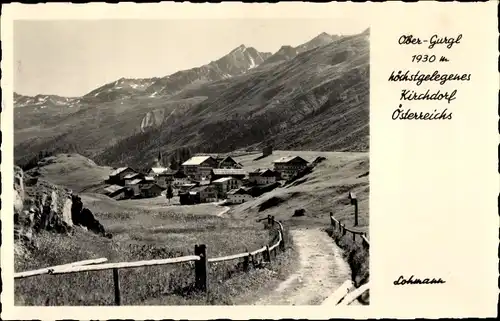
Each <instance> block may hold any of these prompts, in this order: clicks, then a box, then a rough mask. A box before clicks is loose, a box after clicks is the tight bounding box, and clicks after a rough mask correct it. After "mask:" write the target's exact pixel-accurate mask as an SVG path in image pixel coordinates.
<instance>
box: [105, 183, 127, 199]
mask: <svg viewBox="0 0 500 321" xmlns="http://www.w3.org/2000/svg"><path fill="white" fill-rule="evenodd" d="M127 190H128V188H127V187H124V186H120V185H110V186H108V187H106V188H104V195H107V196H108V197H111V198H114V199H116V200H119V199H124V198H126V197H127Z"/></svg>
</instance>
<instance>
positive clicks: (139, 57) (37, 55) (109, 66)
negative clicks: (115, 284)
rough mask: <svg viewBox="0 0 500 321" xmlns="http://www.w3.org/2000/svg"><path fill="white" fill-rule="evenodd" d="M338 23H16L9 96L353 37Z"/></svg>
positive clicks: (355, 25)
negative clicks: (325, 37) (325, 36)
mask: <svg viewBox="0 0 500 321" xmlns="http://www.w3.org/2000/svg"><path fill="white" fill-rule="evenodd" d="M366 28H368V25H366V24H363V22H356V21H350V20H340V19H335V20H332V19H216V20H214V19H211V20H202V19H169V20H66V21H65V20H38V21H35V20H17V21H15V22H14V91H15V92H17V93H19V94H23V95H37V94H55V95H61V96H81V95H84V94H86V93H88V92H90V91H92V90H93V89H95V88H97V87H99V86H102V85H104V84H106V83H110V82H113V81H115V80H117V79H119V78H122V77H125V78H146V77H163V76H166V75H169V74H172V73H174V72H176V71H179V70H184V69H190V68H193V67H198V66H201V65H204V64H207V63H209V62H210V61H213V60H217V59H218V58H220V57H222V56H224V55H226V54H227V53H229V52H230V51H231V50H232V49H234V48H236V47H238V46H239V45H241V44H244V45H245V46H247V47H254V48H255V49H257V50H258V51H265V52H272V53H274V52H276V51H277V50H278V49H279V48H280V47H281V46H282V45H291V46H297V45H299V44H302V43H304V42H306V41H308V40H310V39H312V38H314V37H315V36H317V35H319V34H320V33H322V32H327V33H329V34H337V35H348V34H356V33H360V32H362V31H363V30H365V29H366Z"/></svg>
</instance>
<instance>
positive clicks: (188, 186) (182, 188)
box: [178, 183, 196, 193]
mask: <svg viewBox="0 0 500 321" xmlns="http://www.w3.org/2000/svg"><path fill="white" fill-rule="evenodd" d="M194 187H196V184H194V183H189V184H182V185H179V186H178V188H179V193H185V192H187V191H189V190H191V189H192V188H194Z"/></svg>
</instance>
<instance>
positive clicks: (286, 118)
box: [14, 29, 369, 166]
mask: <svg viewBox="0 0 500 321" xmlns="http://www.w3.org/2000/svg"><path fill="white" fill-rule="evenodd" d="M325 35H327V34H326V33H325ZM325 35H323V34H320V35H319V36H317V37H315V38H313V39H311V40H310V41H308V42H307V43H306V44H304V46H303V48H307V47H308V45H307V44H309V43H311V42H313V45H314V43H321V42H324V41H325V39H326V42H328V43H327V44H325V45H320V46H318V47H313V48H312V49H309V50H305V51H303V52H301V53H300V54H298V55H296V56H294V57H291V58H290V59H287V60H286V59H285V60H283V61H279V62H277V63H270V64H265V63H260V64H258V63H257V62H260V60H259V58H258V57H257V56H258V55H260V57H261V59H262V60H263V61H266V60H268V59H269V58H270V57H271V56H272V55H271V54H270V53H267V59H266V60H264V58H265V57H266V54H264V56H263V54H262V53H260V52H258V51H257V50H255V49H254V48H252V47H246V46H244V45H240V46H238V47H236V48H235V49H233V50H232V51H231V52H230V53H229V54H228V55H226V56H224V57H221V58H219V59H217V60H215V61H212V62H210V63H208V64H207V65H204V66H208V65H210V64H211V66H210V67H206V68H205V70H204V71H202V72H207V70H208V69H210V70H212V71H211V72H212V73H213V74H214V75H219V76H220V75H223V73H224V72H226V71H229V72H231V73H232V74H233V75H232V76H231V77H218V78H217V80H210V81H208V80H207V81H203V80H202V81H199V80H200V79H199V78H196V72H195V75H194V76H193V75H191V76H190V73H187V74H183V73H182V71H180V72H178V73H181V76H182V77H181V78H183V77H184V78H186V79H187V81H186V83H188V85H186V86H184V87H183V88H180V89H179V88H178V89H175V88H174V89H172V88H167V89H166V91H167V92H166V93H164V94H163V93H162V94H161V95H153V93H154V92H156V89H155V91H153V92H150V91H148V90H151V86H153V84H154V83H155V82H158V83H157V85H158V88H157V89H158V90H159V91H161V90H165V87H164V85H165V83H168V81H167V82H165V79H163V78H167V79H166V80H168V78H171V77H172V75H174V74H175V73H174V74H172V75H169V76H166V77H162V78H158V77H157V78H156V79H154V81H151V79H153V78H143V79H127V78H120V79H118V80H116V81H115V82H112V83H109V84H106V85H108V86H110V87H123V88H118V89H119V90H118V91H117V92H116V94H106V93H103V94H98V93H99V91H98V90H97V89H98V88H96V90H94V91H91V92H89V93H88V94H87V95H89V94H90V93H93V94H92V95H95V94H98V95H97V96H99V95H102V97H103V98H104V99H103V100H102V101H98V100H97V101H96V99H94V98H95V96H94V97H92V95H91V96H90V97H76V98H71V99H72V100H71V102H70V103H68V104H67V105H54V106H47V107H45V108H43V109H42V108H41V105H31V106H27V108H16V109H15V111H14V117H15V120H14V124H15V155H16V161H21V162H22V161H23V160H26V159H27V158H29V157H32V156H33V154H36V153H38V152H39V151H44V150H48V149H57V150H61V151H63V152H78V153H80V154H82V155H84V156H87V157H91V158H93V159H95V160H97V161H99V162H101V163H103V164H107V165H109V164H115V165H118V164H129V165H138V166H139V165H140V166H142V165H143V164H147V163H148V162H149V159H150V158H151V157H152V156H153V155H157V153H158V149H161V150H162V152H164V153H165V154H167V155H168V154H170V153H173V151H174V150H175V149H177V148H179V147H180V146H183V145H186V146H190V147H192V148H193V150H197V151H199V152H203V151H204V150H205V151H230V150H231V149H236V148H246V147H256V148H260V146H262V145H263V144H265V143H267V142H271V143H273V144H274V145H275V146H276V147H277V148H281V149H292V150H293V149H311V148H312V149H317V150H325V151H331V150H337V151H338V150H345V151H350V150H352V151H364V150H366V149H367V148H368V139H367V135H368V97H369V85H368V73H369V41H368V40H369V39H368V38H369V37H368V36H369V29H367V30H366V31H365V32H363V33H360V34H358V35H353V36H342V37H340V38H339V39H337V40H334V41H330V40H328V39H330V38H328V37H326V36H325ZM316 38H318V39H319V40H320V41H318V42H316V41H313V40H314V39H316ZM313 45H311V46H313ZM298 47H299V46H298ZM249 57H251V58H252V59H250V58H249ZM256 59H258V61H256ZM252 60H253V61H254V63H252ZM228 61H229V63H232V64H231V68H225V64H226V63H227V62H228ZM253 65H255V66H253ZM250 67H252V68H250ZM196 68H200V67H196ZM191 70H192V69H191ZM202 74H203V73H202ZM145 79H146V80H145ZM162 79H163V80H162ZM138 82H139V83H138ZM141 82H142V83H141ZM150 83H151V84H150ZM106 85H104V86H101V87H100V88H103V87H105V86H106ZM133 87H137V88H133ZM179 87H182V86H181V85H179ZM130 88H131V89H132V91H134V92H136V93H137V94H134V95H129V94H128V93H127V90H128V89H130ZM104 90H107V89H106V88H104ZM120 90H125V94H122V93H121V92H120ZM169 90H170V91H169ZM15 96H16V94H15ZM20 96H22V95H19V97H17V98H18V100H19V98H20ZM71 104H73V105H71ZM70 105H71V106H72V108H66V107H69V106H70ZM240 128H241V129H240ZM327 134H328V135H327ZM309 136H311V137H309ZM75 148H78V150H73V149H75Z"/></svg>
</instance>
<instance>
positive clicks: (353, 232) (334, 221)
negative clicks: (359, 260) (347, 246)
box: [330, 213, 370, 248]
mask: <svg viewBox="0 0 500 321" xmlns="http://www.w3.org/2000/svg"><path fill="white" fill-rule="evenodd" d="M330 223H331V225H332V228H333V231H334V232H335V231H337V230H338V232H339V233H340V234H341V235H344V236H345V235H347V232H349V233H350V234H351V235H352V240H353V241H354V242H355V241H356V239H360V240H361V241H362V243H363V246H365V247H367V248H368V247H370V241H369V240H368V238H367V237H366V235H367V234H366V232H362V231H356V230H353V229H350V228H348V227H346V226H345V224H342V223H341V222H340V221H339V220H337V219H336V218H335V217H333V215H332V213H330ZM357 235H358V238H356V236H357Z"/></svg>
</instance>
